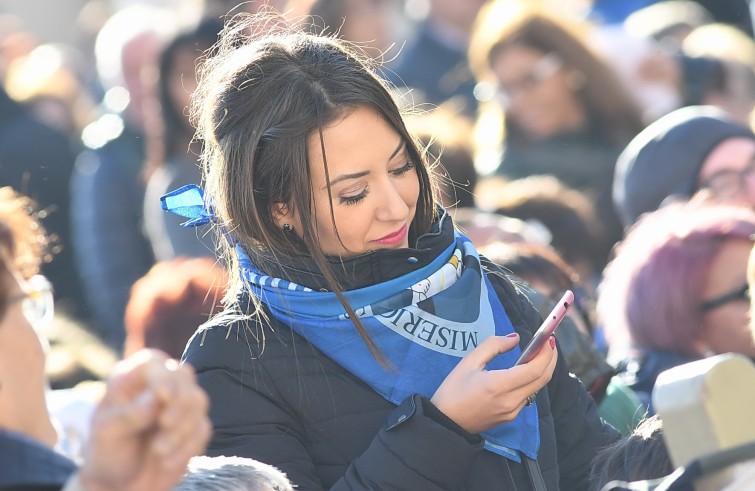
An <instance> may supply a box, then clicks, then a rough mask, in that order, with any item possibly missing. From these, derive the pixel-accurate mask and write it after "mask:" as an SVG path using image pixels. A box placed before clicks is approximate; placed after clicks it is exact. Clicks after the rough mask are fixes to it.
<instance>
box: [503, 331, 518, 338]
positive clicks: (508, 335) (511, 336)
mask: <svg viewBox="0 0 755 491" xmlns="http://www.w3.org/2000/svg"><path fill="white" fill-rule="evenodd" d="M517 336H519V334H517V333H515V332H512V333H511V334H507V335H506V337H507V338H515V337H517Z"/></svg>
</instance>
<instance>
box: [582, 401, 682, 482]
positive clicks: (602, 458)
mask: <svg viewBox="0 0 755 491" xmlns="http://www.w3.org/2000/svg"><path fill="white" fill-rule="evenodd" d="M672 472H674V466H673V464H672V463H671V458H670V457H669V453H668V450H667V449H666V443H665V442H664V441H663V424H662V423H661V419H660V417H658V415H655V416H651V417H649V418H646V419H644V420H643V421H642V422H641V423H640V424H639V425H638V426H637V428H636V429H635V430H634V431H633V432H632V434H631V435H629V436H628V437H626V438H622V439H621V440H619V441H617V442H616V443H614V444H613V445H611V446H609V447H606V448H604V449H603V450H601V451H600V452H598V454H597V455H596V456H595V459H593V461H592V472H591V476H590V489H591V490H593V491H599V490H600V489H602V488H603V486H604V485H606V484H608V483H609V482H611V481H622V482H632V481H640V480H647V479H659V478H662V477H665V476H667V475H669V474H671V473H672ZM621 489H623V488H621Z"/></svg>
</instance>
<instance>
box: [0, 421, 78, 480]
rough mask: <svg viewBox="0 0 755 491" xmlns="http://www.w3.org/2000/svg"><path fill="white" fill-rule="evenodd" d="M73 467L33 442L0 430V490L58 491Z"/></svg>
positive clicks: (65, 460)
mask: <svg viewBox="0 0 755 491" xmlns="http://www.w3.org/2000/svg"><path fill="white" fill-rule="evenodd" d="M75 471H76V464H74V463H73V462H72V461H71V460H69V459H67V458H66V457H64V456H62V455H60V454H59V453H57V452H55V451H54V450H53V449H51V448H50V447H47V446H45V445H43V444H41V443H39V442H37V441H36V440H32V439H31V438H28V437H27V436H24V435H22V434H20V433H15V432H10V431H4V430H0V490H3V491H4V490H9V491H10V490H14V491H15V490H20V489H24V490H27V491H57V490H59V489H61V488H63V486H64V485H65V483H66V481H68V478H69V477H70V476H71V475H72V474H73V473H74V472H75Z"/></svg>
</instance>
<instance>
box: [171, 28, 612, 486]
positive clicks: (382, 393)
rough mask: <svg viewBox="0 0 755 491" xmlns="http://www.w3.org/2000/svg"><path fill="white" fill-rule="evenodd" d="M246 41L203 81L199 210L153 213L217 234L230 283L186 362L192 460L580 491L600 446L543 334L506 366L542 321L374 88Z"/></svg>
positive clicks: (301, 482)
mask: <svg viewBox="0 0 755 491" xmlns="http://www.w3.org/2000/svg"><path fill="white" fill-rule="evenodd" d="M252 31H255V29H252ZM244 32H249V26H245V25H241V26H240V27H236V28H227V31H226V32H225V33H224V35H223V42H222V43H221V46H220V48H219V52H218V54H217V55H216V56H215V57H214V58H212V59H210V60H209V61H208V65H207V67H206V70H205V73H204V77H203V78H202V80H201V82H200V89H199V93H198V98H197V101H198V105H197V110H198V113H197V114H198V123H199V124H198V126H199V131H200V135H201V137H202V138H203V139H204V144H205V152H204V155H203V159H204V165H205V171H206V176H205V177H206V184H207V190H208V194H207V195H206V196H205V197H204V198H203V199H202V200H197V202H196V203H194V204H195V206H194V208H192V207H191V204H192V203H191V201H190V200H189V199H190V198H191V197H192V196H194V197H195V198H196V197H198V196H200V195H201V193H198V192H197V190H196V189H195V188H189V189H182V190H179V191H178V192H176V193H170V194H169V195H166V196H165V197H164V198H163V200H164V206H165V207H166V208H168V209H175V210H176V211H179V212H181V213H183V214H184V215H186V216H192V217H195V218H194V219H193V220H192V221H191V223H193V224H199V223H205V222H208V221H214V222H216V223H217V224H218V226H219V228H220V230H221V235H222V236H224V237H225V239H226V241H227V246H228V257H227V259H228V260H229V263H230V265H231V266H230V267H231V269H232V277H235V278H237V280H236V281H235V284H234V285H232V289H231V294H230V298H229V304H228V306H227V309H226V311H225V312H224V313H221V314H220V315H219V316H216V317H215V318H214V319H213V320H211V321H210V322H209V323H207V324H205V325H204V326H202V327H201V328H200V329H199V330H198V332H197V333H196V334H195V336H194V337H193V339H192V340H191V341H190V342H189V345H188V346H187V349H186V351H185V353H184V360H185V361H186V362H188V363H190V364H191V365H193V366H194V367H195V369H196V370H197V373H198V379H199V382H200V385H202V386H203V387H205V388H206V390H207V391H208V393H209V395H210V397H211V400H212V409H211V418H212V419H213V423H214V428H215V432H214V437H213V440H212V442H211V444H210V447H209V449H208V453H209V454H210V455H238V456H245V457H252V458H255V459H257V460H260V461H263V462H266V463H269V464H272V465H275V466H276V467H278V468H280V469H281V470H282V471H284V472H285V473H286V475H287V476H288V478H289V479H290V480H291V482H292V483H293V484H294V485H295V486H297V487H298V489H415V490H416V489H423V490H431V489H468V490H476V489H494V488H496V489H512V490H513V489H559V486H560V489H584V488H586V479H587V475H588V472H589V462H590V459H591V458H592V456H593V455H594V453H595V452H596V450H597V449H598V448H599V447H602V446H604V445H606V444H607V443H608V442H611V441H613V440H614V439H615V438H616V437H617V434H616V433H615V432H614V430H613V429H612V428H610V427H607V426H605V425H604V423H603V422H602V421H601V420H600V418H599V417H598V415H597V412H596V409H595V406H594V404H593V403H592V401H591V398H590V397H589V395H587V393H586V392H585V390H584V388H583V386H582V385H581V384H580V383H579V382H578V381H577V380H576V379H574V378H571V377H570V376H569V375H568V371H567V367H566V365H565V363H564V362H563V360H562V359H561V358H560V357H559V355H558V351H557V350H556V344H555V340H554V339H553V338H551V340H550V342H549V343H546V344H545V346H544V347H543V348H542V349H541V350H540V352H539V353H538V355H537V356H536V357H535V359H534V360H533V361H531V362H530V363H527V364H524V365H520V366H514V363H515V361H516V359H517V356H518V355H519V353H520V346H522V347H523V346H524V345H525V344H526V343H527V341H529V339H530V338H531V337H532V333H533V332H534V330H535V329H536V328H537V327H538V324H539V317H538V315H537V313H536V311H535V310H534V309H533V307H532V306H531V304H529V303H528V302H527V300H526V299H524V297H523V296H522V295H521V294H520V292H519V291H518V290H517V289H516V288H515V287H514V285H513V284H512V283H511V282H510V281H509V280H508V279H507V278H506V277H505V276H504V275H503V274H501V273H500V272H497V271H495V270H491V268H494V266H493V265H492V264H490V263H489V262H487V261H485V260H484V259H482V261H481V259H480V257H479V256H478V255H477V253H476V251H475V249H474V247H473V246H472V244H471V243H470V242H469V241H467V240H466V239H465V238H464V237H463V236H461V235H460V234H458V233H457V232H456V231H455V230H454V226H453V223H452V221H451V219H450V218H449V216H448V215H447V214H446V213H445V211H444V210H443V209H442V208H439V207H436V206H435V200H434V197H433V191H432V189H433V187H432V182H431V179H430V177H429V172H428V168H427V163H426V162H425V160H424V159H423V156H422V154H421V153H420V151H419V149H418V146H417V145H416V144H415V142H414V140H413V139H412V137H411V136H410V135H409V134H408V132H407V130H406V128H405V126H404V123H403V120H402V118H401V115H400V113H399V111H398V109H397V106H396V104H395V103H394V101H393V100H392V99H391V96H390V94H389V92H388V90H386V87H385V85H384V84H383V82H381V81H380V79H378V78H377V77H376V76H375V75H374V74H373V72H372V71H371V70H370V68H369V67H368V66H367V65H366V64H365V63H364V62H363V61H361V60H360V57H359V56H357V55H356V54H355V53H354V52H352V51H351V50H350V49H348V48H347V47H346V46H344V45H343V44H342V43H339V42H338V41H336V40H333V39H329V38H325V37H317V36H314V35H309V34H301V33H296V32H291V31H286V30H281V29H280V28H278V29H276V30H274V31H272V32H271V34H268V35H265V36H261V35H259V29H256V32H257V33H258V34H257V36H256V37H255V38H254V39H251V40H248V41H247V42H244V41H243V40H241V39H240V38H239V36H240V35H241V34H242V33H244ZM203 203H204V207H203Z"/></svg>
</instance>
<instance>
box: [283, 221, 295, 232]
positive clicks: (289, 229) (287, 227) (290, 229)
mask: <svg viewBox="0 0 755 491" xmlns="http://www.w3.org/2000/svg"><path fill="white" fill-rule="evenodd" d="M292 230H293V228H292V227H291V225H290V224H288V223H284V224H283V231H284V232H290V231H292Z"/></svg>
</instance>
